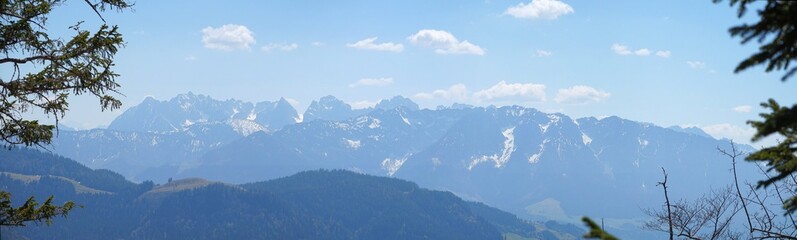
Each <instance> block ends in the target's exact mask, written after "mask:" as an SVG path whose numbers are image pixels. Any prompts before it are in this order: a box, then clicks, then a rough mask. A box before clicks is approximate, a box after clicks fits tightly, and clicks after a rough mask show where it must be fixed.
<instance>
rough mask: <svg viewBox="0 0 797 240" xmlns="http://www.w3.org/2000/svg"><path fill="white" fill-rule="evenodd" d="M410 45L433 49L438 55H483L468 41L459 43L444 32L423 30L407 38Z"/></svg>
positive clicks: (482, 50) (478, 48)
mask: <svg viewBox="0 0 797 240" xmlns="http://www.w3.org/2000/svg"><path fill="white" fill-rule="evenodd" d="M407 39H408V40H409V41H410V42H411V43H413V44H415V45H419V46H422V47H430V48H434V49H435V50H434V51H435V52H436V53H438V54H473V55H484V52H485V50H484V49H482V48H481V47H479V46H476V45H474V44H472V43H470V42H468V41H459V40H458V39H457V38H456V37H454V35H452V34H451V33H449V32H446V31H440V30H433V29H423V30H420V31H418V33H415V34H413V35H412V36H409V37H408V38H407Z"/></svg>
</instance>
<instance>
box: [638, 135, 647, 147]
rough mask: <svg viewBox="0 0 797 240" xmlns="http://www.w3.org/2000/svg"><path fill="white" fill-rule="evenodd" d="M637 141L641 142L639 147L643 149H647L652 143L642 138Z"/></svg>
mask: <svg viewBox="0 0 797 240" xmlns="http://www.w3.org/2000/svg"><path fill="white" fill-rule="evenodd" d="M636 140H637V142H639V146H641V147H647V146H648V144H650V142H648V140H647V139H642V138H639V137H637V139H636Z"/></svg>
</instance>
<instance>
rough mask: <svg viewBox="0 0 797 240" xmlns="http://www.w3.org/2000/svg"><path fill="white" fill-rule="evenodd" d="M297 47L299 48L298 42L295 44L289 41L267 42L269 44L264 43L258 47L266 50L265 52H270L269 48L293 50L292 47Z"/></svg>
mask: <svg viewBox="0 0 797 240" xmlns="http://www.w3.org/2000/svg"><path fill="white" fill-rule="evenodd" d="M297 48H299V44H296V43H291V44H285V43H269V44H266V45H265V46H263V47H260V49H261V50H263V51H266V52H270V51H271V50H282V51H286V52H287V51H293V50H294V49H297Z"/></svg>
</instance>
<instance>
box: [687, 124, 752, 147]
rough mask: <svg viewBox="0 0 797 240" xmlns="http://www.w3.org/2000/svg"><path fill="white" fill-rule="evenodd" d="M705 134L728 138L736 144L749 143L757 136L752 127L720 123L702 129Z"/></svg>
mask: <svg viewBox="0 0 797 240" xmlns="http://www.w3.org/2000/svg"><path fill="white" fill-rule="evenodd" d="M700 129H702V130H703V131H704V132H706V133H708V135H711V136H712V137H715V138H728V139H733V140H734V141H736V142H741V143H744V142H749V141H750V139H751V138H752V137H753V134H755V132H756V131H755V129H753V128H751V127H746V126H745V127H741V126H737V125H733V124H730V123H720V124H714V125H709V126H705V127H701V128H700Z"/></svg>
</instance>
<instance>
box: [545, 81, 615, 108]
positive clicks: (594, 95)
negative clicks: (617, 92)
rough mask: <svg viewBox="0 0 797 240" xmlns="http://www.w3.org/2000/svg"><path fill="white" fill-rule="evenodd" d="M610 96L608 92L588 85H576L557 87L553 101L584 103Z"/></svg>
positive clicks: (598, 100)
mask: <svg viewBox="0 0 797 240" xmlns="http://www.w3.org/2000/svg"><path fill="white" fill-rule="evenodd" d="M609 96H611V94H610V93H608V92H604V91H600V90H597V89H595V88H592V87H590V86H584V85H576V86H573V87H571V88H566V89H559V92H557V93H556V97H555V98H554V101H556V102H558V103H566V104H584V103H589V102H600V101H602V100H604V99H606V98H608V97H609Z"/></svg>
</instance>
